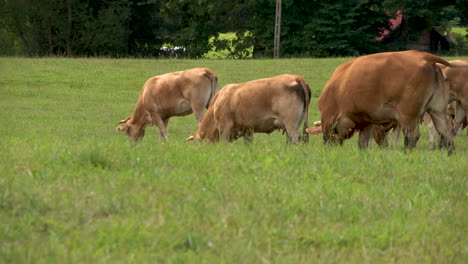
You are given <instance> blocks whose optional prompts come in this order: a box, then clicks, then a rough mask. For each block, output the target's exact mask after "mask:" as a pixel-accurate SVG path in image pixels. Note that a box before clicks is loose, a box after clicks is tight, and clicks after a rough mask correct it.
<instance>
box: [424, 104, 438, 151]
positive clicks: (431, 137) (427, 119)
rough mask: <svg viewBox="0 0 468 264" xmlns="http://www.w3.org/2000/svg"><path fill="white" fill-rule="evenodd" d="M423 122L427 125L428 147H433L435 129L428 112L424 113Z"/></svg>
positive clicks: (432, 148)
mask: <svg viewBox="0 0 468 264" xmlns="http://www.w3.org/2000/svg"><path fill="white" fill-rule="evenodd" d="M424 123H426V125H427V129H428V132H429V149H430V150H434V149H435V136H436V135H437V130H436V129H435V127H434V122H432V119H431V117H430V116H429V114H428V113H425V114H424Z"/></svg>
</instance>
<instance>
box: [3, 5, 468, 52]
mask: <svg viewBox="0 0 468 264" xmlns="http://www.w3.org/2000/svg"><path fill="white" fill-rule="evenodd" d="M275 6H276V0H237V1H232V0H218V1H209V0H197V1H193V0H95V1H89V0H35V1H32V0H17V1H9V0H0V44H1V45H2V49H0V54H1V55H34V56H46V55H58V56H62V55H66V56H112V57H120V56H137V57H160V56H163V57H165V56H174V55H177V56H178V57H185V58H199V57H201V56H202V55H203V54H205V53H206V52H207V51H210V50H211V49H212V48H214V49H215V50H226V49H227V50H228V51H229V54H230V55H229V56H230V57H232V58H246V57H250V56H251V55H252V54H251V53H253V57H257V58H258V57H271V56H272V54H273V35H274V23H275V10H276V9H275ZM466 6H468V2H467V0H448V1H445V0H420V1H408V0H385V1H379V0H336V1H310V0H283V1H282V23H281V49H280V53H281V56H282V57H291V56H294V57H298V56H299V57H301V56H305V57H326V56H356V55H362V54H368V53H374V52H379V51H382V50H383V47H382V46H381V44H380V43H379V42H378V41H376V40H375V37H377V36H379V30H381V29H382V28H385V27H388V25H387V22H388V20H389V18H390V17H389V15H388V14H394V12H396V11H397V10H402V11H403V12H404V18H405V21H406V22H407V24H406V25H407V28H405V30H406V31H405V32H404V33H405V37H404V38H403V42H404V41H405V40H407V39H411V38H412V37H415V36H417V34H418V33H419V32H420V31H421V30H423V29H426V28H428V27H432V26H435V25H437V26H440V27H441V28H442V29H448V28H450V27H452V26H455V25H457V26H460V25H466V24H467V23H468V21H467V17H468V15H467V12H468V11H467V10H468V9H467V8H466ZM226 32H234V33H236V36H237V37H236V38H235V39H232V40H226V39H219V38H218V35H219V33H226ZM212 38H214V40H213V41H211V42H210V39H212ZM403 44H404V43H403ZM213 46H214V47H213ZM398 46H399V45H398V43H397V44H394V47H391V49H392V48H394V49H398V48H399V47H398ZM163 47H166V48H163ZM176 47H177V48H178V49H177V50H175V48H176ZM252 47H253V51H252ZM167 48H169V49H167Z"/></svg>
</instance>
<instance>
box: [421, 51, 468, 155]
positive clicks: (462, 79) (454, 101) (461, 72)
mask: <svg viewBox="0 0 468 264" xmlns="http://www.w3.org/2000/svg"><path fill="white" fill-rule="evenodd" d="M449 62H450V63H451V64H455V65H461V66H466V68H450V67H447V66H445V65H441V66H440V67H441V68H442V71H443V72H444V74H445V75H446V76H447V79H448V84H449V91H450V97H449V105H448V112H449V114H450V115H449V116H450V118H449V120H451V121H452V123H451V127H452V134H453V135H454V136H455V135H456V134H457V133H458V132H459V130H462V129H463V128H464V127H465V126H466V124H467V123H468V60H454V61H449ZM424 122H425V123H426V124H427V126H428V129H429V148H430V149H434V146H435V137H436V135H437V130H436V129H435V127H434V124H433V122H432V119H431V118H430V117H429V116H427V115H425V116H424Z"/></svg>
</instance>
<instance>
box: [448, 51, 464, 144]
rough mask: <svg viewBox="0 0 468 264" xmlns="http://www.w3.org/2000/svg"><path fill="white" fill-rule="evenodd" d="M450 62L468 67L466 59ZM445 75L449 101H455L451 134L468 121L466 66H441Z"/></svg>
mask: <svg viewBox="0 0 468 264" xmlns="http://www.w3.org/2000/svg"><path fill="white" fill-rule="evenodd" d="M450 63H451V64H456V65H463V66H466V67H468V60H454V61H450ZM442 70H443V71H444V73H445V75H446V76H447V79H448V83H449V90H450V95H451V96H450V102H452V101H455V109H454V110H455V121H454V127H453V134H454V135H455V134H456V133H457V132H458V130H459V128H461V127H463V125H464V123H467V122H468V68H449V67H446V66H442Z"/></svg>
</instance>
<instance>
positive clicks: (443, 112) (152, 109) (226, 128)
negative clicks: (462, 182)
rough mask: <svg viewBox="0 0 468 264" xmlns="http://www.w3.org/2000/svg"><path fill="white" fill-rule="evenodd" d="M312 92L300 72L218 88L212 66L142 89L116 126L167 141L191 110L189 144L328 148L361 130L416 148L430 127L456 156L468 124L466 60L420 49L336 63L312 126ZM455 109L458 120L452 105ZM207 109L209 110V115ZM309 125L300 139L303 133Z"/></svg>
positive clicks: (362, 139) (366, 136) (362, 141)
mask: <svg viewBox="0 0 468 264" xmlns="http://www.w3.org/2000/svg"><path fill="white" fill-rule="evenodd" d="M310 97H311V91H310V87H309V85H307V83H306V82H305V81H304V78H302V77H301V76H299V75H291V74H284V75H280V76H275V77H271V78H265V79H259V80H254V81H249V82H245V83H239V84H228V85H226V86H225V87H223V88H222V89H221V90H220V89H219V86H218V78H217V76H216V75H215V74H214V73H213V72H212V71H211V70H210V69H207V68H195V69H190V70H186V71H180V72H173V73H166V74H162V75H158V76H155V77H152V78H150V79H148V80H147V81H146V83H145V84H144V85H143V87H142V89H141V93H140V97H139V99H138V102H137V105H136V107H135V110H134V113H133V115H132V116H131V117H128V118H126V119H124V120H122V121H119V122H118V123H117V124H120V125H119V126H118V127H117V130H119V131H125V132H126V133H127V135H128V136H129V138H130V139H131V140H133V141H139V140H140V139H142V138H143V137H144V134H145V128H146V127H147V126H153V125H155V126H157V127H158V128H159V133H160V134H159V135H160V140H162V139H163V140H166V141H167V140H168V136H167V124H168V121H169V118H170V117H172V116H184V115H188V114H190V113H192V112H193V113H194V115H195V119H196V120H197V122H198V130H197V131H196V132H195V134H193V135H191V136H190V137H189V138H188V139H187V140H189V141H200V140H207V141H209V142H217V141H220V140H221V141H226V142H231V141H233V140H236V139H238V138H239V137H243V138H244V140H245V141H246V142H250V141H251V140H252V137H253V133H254V132H255V133H271V132H273V131H275V130H282V131H283V132H286V141H287V142H288V143H297V142H299V141H301V140H302V141H305V142H307V141H308V134H309V133H310V134H319V133H323V139H324V142H325V143H327V144H340V145H341V144H342V143H343V141H344V140H345V139H349V138H351V137H352V136H353V134H354V133H355V132H356V131H359V140H358V144H359V147H360V148H361V149H365V148H367V146H368V145H369V142H370V140H371V138H373V139H374V140H375V141H376V142H377V144H379V145H380V146H388V140H387V134H388V133H389V131H390V130H392V129H393V141H392V144H395V142H396V140H397V138H398V135H399V134H400V131H401V132H403V134H404V139H405V140H404V144H405V147H407V148H413V147H414V146H415V145H416V142H417V141H418V139H419V124H420V122H422V120H423V119H424V120H425V121H426V122H427V123H428V124H429V127H430V129H429V131H430V138H431V140H430V142H431V144H432V145H431V146H432V147H433V144H434V143H433V142H434V141H433V138H434V136H435V134H436V133H437V132H438V133H439V134H440V144H439V147H440V148H446V149H447V150H448V153H449V154H451V153H452V152H453V151H454V145H453V136H454V135H455V134H456V133H457V131H458V130H459V129H463V127H464V126H466V125H467V123H468V60H457V61H450V62H448V61H446V60H444V59H442V58H440V57H437V56H435V55H432V54H429V53H425V52H420V51H414V50H411V51H402V52H385V53H377V54H372V55H367V56H362V57H358V58H355V59H353V60H350V61H348V62H345V63H343V64H341V65H340V66H338V68H337V69H336V70H335V72H334V73H333V75H332V76H331V77H330V79H329V80H328V82H327V83H326V85H325V88H324V89H323V92H322V94H321V96H320V98H319V100H318V106H319V110H320V114H321V120H320V121H317V122H315V123H314V126H313V127H310V128H309V126H308V111H309V102H310ZM450 105H454V106H455V107H454V117H452V115H450V114H449V110H448V109H449V108H448V106H450ZM205 108H206V109H208V110H207V112H206V113H205V114H204V112H205ZM302 122H304V129H303V133H302V135H300V133H299V129H300V126H301V123H302Z"/></svg>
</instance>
